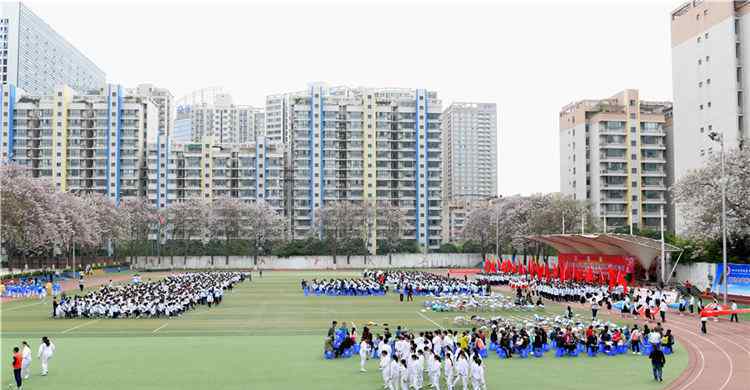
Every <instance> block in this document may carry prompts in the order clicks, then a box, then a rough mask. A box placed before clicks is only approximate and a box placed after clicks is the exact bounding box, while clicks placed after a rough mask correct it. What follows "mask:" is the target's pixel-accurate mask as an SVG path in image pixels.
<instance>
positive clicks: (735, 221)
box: [670, 148, 750, 241]
mask: <svg viewBox="0 0 750 390" xmlns="http://www.w3.org/2000/svg"><path fill="white" fill-rule="evenodd" d="M725 161H726V167H725V172H726V179H724V180H726V205H727V230H728V232H729V235H728V236H729V237H728V239H729V240H731V241H734V240H747V239H748V237H750V149H747V148H745V149H744V150H741V149H735V150H731V151H728V152H727V154H726V160H725ZM722 180H723V179H722V177H721V157H720V155H719V154H718V153H714V154H712V155H711V158H710V159H709V161H708V162H707V163H706V164H705V165H704V166H703V167H702V168H700V169H697V170H694V171H692V172H690V173H688V174H687V175H686V176H684V177H683V178H682V179H680V180H679V181H678V182H677V183H675V185H674V186H672V188H671V189H670V190H671V193H672V196H673V198H674V201H675V204H676V207H677V208H678V210H679V212H680V215H681V217H682V218H684V222H685V224H684V226H685V231H684V233H685V234H686V235H687V236H688V237H690V238H692V239H696V240H718V239H720V238H721V185H722Z"/></svg>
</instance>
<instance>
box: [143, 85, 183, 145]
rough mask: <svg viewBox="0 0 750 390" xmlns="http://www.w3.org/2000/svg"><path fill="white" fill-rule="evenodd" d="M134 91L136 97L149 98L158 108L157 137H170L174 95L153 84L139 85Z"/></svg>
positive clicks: (172, 123) (172, 122)
mask: <svg viewBox="0 0 750 390" xmlns="http://www.w3.org/2000/svg"><path fill="white" fill-rule="evenodd" d="M135 91H136V93H137V94H138V95H140V96H144V97H148V98H150V99H151V100H152V101H153V102H154V103H155V104H156V106H157V107H158V108H159V121H158V126H159V135H166V136H168V137H169V136H170V135H171V134H172V127H173V126H174V95H172V92H169V90H168V89H166V88H158V87H156V86H154V85H153V84H139V85H138V86H137V87H136V88H135Z"/></svg>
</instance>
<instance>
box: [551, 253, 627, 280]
mask: <svg viewBox="0 0 750 390" xmlns="http://www.w3.org/2000/svg"><path fill="white" fill-rule="evenodd" d="M557 261H558V263H559V264H560V266H561V267H562V268H563V269H566V270H574V271H573V272H572V273H573V274H577V273H578V272H583V273H584V274H585V273H587V272H588V270H589V269H591V270H592V273H594V274H598V275H602V274H609V275H613V277H616V276H617V273H618V272H622V273H624V274H631V273H633V271H634V270H635V257H631V256H618V255H597V254H579V253H560V254H558V255H557ZM579 270H580V271H579ZM610 270H611V271H610ZM568 272H571V271H568Z"/></svg>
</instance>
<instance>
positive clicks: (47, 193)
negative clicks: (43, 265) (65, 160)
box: [0, 164, 62, 257]
mask: <svg viewBox="0 0 750 390" xmlns="http://www.w3.org/2000/svg"><path fill="white" fill-rule="evenodd" d="M54 199H55V195H54V191H53V187H52V182H51V181H49V180H46V179H40V178H33V177H31V175H30V173H29V171H28V170H27V169H26V168H25V167H22V166H19V165H16V164H5V165H2V166H0V205H2V226H1V227H2V233H3V234H2V243H3V246H4V247H5V249H6V251H7V253H8V256H9V257H10V256H13V255H15V254H20V255H22V256H23V257H25V256H28V255H31V254H40V253H43V252H45V251H49V250H50V249H51V248H52V247H53V246H54V244H55V242H56V241H58V239H59V231H58V226H57V223H58V222H59V221H60V220H61V219H62V217H61V215H60V207H59V204H58V203H56V202H55V201H54Z"/></svg>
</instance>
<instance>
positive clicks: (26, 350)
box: [21, 341, 31, 379]
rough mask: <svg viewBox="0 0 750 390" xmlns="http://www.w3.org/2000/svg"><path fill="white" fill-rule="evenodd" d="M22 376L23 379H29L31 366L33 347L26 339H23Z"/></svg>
mask: <svg viewBox="0 0 750 390" xmlns="http://www.w3.org/2000/svg"><path fill="white" fill-rule="evenodd" d="M21 357H23V362H22V363H21V376H22V377H23V379H29V368H31V347H29V343H27V342H26V341H21Z"/></svg>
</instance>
